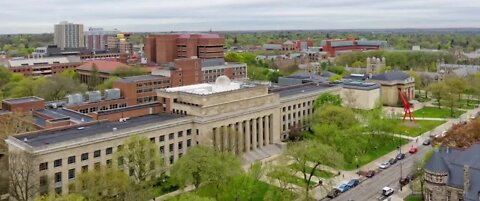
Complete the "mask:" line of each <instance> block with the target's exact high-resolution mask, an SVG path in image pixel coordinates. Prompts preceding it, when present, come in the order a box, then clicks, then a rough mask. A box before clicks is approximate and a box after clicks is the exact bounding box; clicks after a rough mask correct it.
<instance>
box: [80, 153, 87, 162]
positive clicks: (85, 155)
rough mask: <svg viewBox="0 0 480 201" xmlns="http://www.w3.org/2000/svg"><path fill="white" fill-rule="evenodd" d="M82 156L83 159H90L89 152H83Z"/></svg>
mask: <svg viewBox="0 0 480 201" xmlns="http://www.w3.org/2000/svg"><path fill="white" fill-rule="evenodd" d="M81 158H82V161H84V160H88V153H83V154H82V156H81Z"/></svg>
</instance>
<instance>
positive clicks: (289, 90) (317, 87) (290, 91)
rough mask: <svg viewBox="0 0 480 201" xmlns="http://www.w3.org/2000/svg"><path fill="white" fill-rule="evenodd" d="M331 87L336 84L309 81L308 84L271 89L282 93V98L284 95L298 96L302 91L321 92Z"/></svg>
mask: <svg viewBox="0 0 480 201" xmlns="http://www.w3.org/2000/svg"><path fill="white" fill-rule="evenodd" d="M330 87H334V86H333V85H329V84H317V83H308V84H302V85H296V86H288V87H280V88H275V89H270V92H273V93H278V94H279V95H280V98H282V97H289V96H296V95H299V94H302V93H309V92H320V91H324V90H326V89H328V88H330Z"/></svg>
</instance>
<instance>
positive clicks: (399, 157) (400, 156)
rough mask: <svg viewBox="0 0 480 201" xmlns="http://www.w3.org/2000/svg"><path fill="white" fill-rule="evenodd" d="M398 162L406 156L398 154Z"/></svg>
mask: <svg viewBox="0 0 480 201" xmlns="http://www.w3.org/2000/svg"><path fill="white" fill-rule="evenodd" d="M396 158H397V160H403V159H404V158H405V154H404V153H400V154H397V157H396Z"/></svg>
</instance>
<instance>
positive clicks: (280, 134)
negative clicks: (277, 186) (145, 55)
mask: <svg viewBox="0 0 480 201" xmlns="http://www.w3.org/2000/svg"><path fill="white" fill-rule="evenodd" d="M336 91H338V87H335V86H330V85H317V84H306V85H301V86H295V87H293V86H292V87H287V88H277V89H271V90H269V89H268V87H267V86H262V85H252V84H248V83H241V82H231V81H230V80H229V79H228V78H227V77H225V76H222V77H219V78H218V79H217V80H216V82H215V83H214V84H206V83H204V84H197V85H190V86H182V87H173V88H166V89H162V90H158V91H157V92H158V96H159V97H162V99H163V98H164V99H165V103H163V104H162V105H163V106H164V107H165V108H166V109H165V110H166V111H165V112H161V111H155V110H154V109H149V108H151V107H150V106H149V108H146V111H148V112H149V113H147V114H145V115H144V116H138V117H132V118H128V116H126V115H125V116H123V118H124V119H128V120H125V121H120V122H119V121H108V120H107V119H106V120H100V121H92V122H87V123H84V124H81V125H71V126H66V127H62V128H53V129H47V130H42V131H36V132H31V133H26V134H21V135H16V136H11V137H9V138H8V139H7V141H6V142H7V144H8V146H9V151H11V152H14V151H25V152H28V153H31V154H33V155H34V156H35V163H36V164H38V165H37V166H36V167H35V169H36V179H35V182H37V181H38V182H39V183H40V184H41V192H40V193H47V192H57V193H60V194H67V193H68V192H69V187H70V186H71V185H70V184H72V183H73V182H74V181H75V177H76V175H78V174H79V173H81V172H83V171H89V170H92V169H95V168H98V167H100V166H102V165H113V166H114V167H124V166H123V165H124V164H117V163H115V159H114V157H113V155H114V153H115V152H116V151H117V150H118V149H119V148H121V147H122V145H123V143H124V141H125V140H126V139H127V138H128V137H129V136H132V135H140V136H144V137H147V138H149V139H150V141H151V142H153V143H155V145H156V146H157V148H158V149H159V151H160V152H161V153H162V156H163V158H164V159H165V160H164V161H165V162H166V165H171V164H173V163H174V162H175V161H177V160H178V159H179V158H180V157H181V156H182V155H183V154H185V153H186V152H187V151H188V148H189V147H192V146H195V145H197V144H202V145H207V146H212V147H215V148H216V149H219V150H230V151H233V152H235V153H237V154H238V155H241V156H242V157H243V158H244V159H247V161H249V162H253V161H254V160H258V159H262V158H265V157H268V156H269V154H275V153H272V152H274V151H277V152H276V153H278V152H279V151H281V149H280V148H279V147H280V144H279V143H280V142H281V140H282V139H284V138H286V137H288V136H287V135H288V131H289V129H290V128H292V127H293V126H296V125H301V124H302V121H303V120H304V119H306V118H308V117H309V116H310V115H312V114H313V112H314V111H313V105H314V99H315V98H316V97H317V96H319V95H320V94H322V93H325V92H332V93H336ZM337 93H338V92H337ZM118 110H121V112H117V114H127V113H126V111H128V108H122V109H118ZM112 112H114V111H112ZM95 114H100V112H95ZM93 116H94V115H93ZM272 150H273V151H272ZM124 171H125V172H126V173H127V174H128V170H127V168H125V169H124Z"/></svg>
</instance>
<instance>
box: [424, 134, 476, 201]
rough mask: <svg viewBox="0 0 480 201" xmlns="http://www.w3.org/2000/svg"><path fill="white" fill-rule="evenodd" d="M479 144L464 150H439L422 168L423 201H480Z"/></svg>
mask: <svg viewBox="0 0 480 201" xmlns="http://www.w3.org/2000/svg"><path fill="white" fill-rule="evenodd" d="M478 153H480V144H475V145H472V146H471V147H469V148H467V149H464V150H462V149H456V148H448V147H441V148H440V149H439V150H438V151H435V152H434V153H433V154H432V156H431V157H430V159H429V160H428V162H427V164H426V165H425V167H424V168H423V170H424V172H425V174H424V179H425V185H424V191H423V193H424V198H425V200H426V201H437V200H445V201H447V200H464V201H477V200H480V179H479V178H480V162H479V161H480V155H479V154H478Z"/></svg>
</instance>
